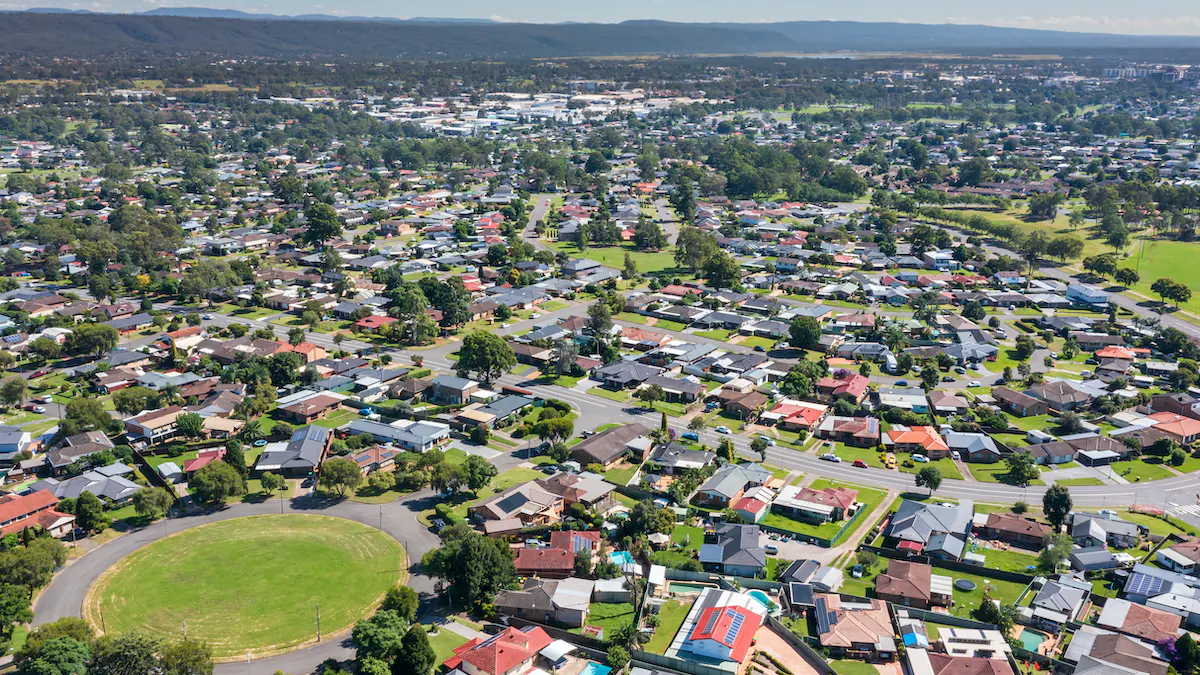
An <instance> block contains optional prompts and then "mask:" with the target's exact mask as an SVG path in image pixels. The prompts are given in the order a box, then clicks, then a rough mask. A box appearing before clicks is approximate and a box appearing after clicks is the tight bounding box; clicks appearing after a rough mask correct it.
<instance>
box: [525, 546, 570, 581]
mask: <svg viewBox="0 0 1200 675" xmlns="http://www.w3.org/2000/svg"><path fill="white" fill-rule="evenodd" d="M514 564H515V565H516V567H517V574H519V575H521V576H523V577H545V578H547V579H565V578H567V577H569V576H571V573H572V572H574V571H575V554H574V553H572V552H571V551H568V550H565V549H561V548H530V547H528V546H527V547H525V548H520V549H517V559H516V561H515V563H514Z"/></svg>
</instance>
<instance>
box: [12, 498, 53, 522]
mask: <svg viewBox="0 0 1200 675" xmlns="http://www.w3.org/2000/svg"><path fill="white" fill-rule="evenodd" d="M56 504H58V497H55V496H54V493H53V492H51V491H49V490H38V491H37V492H35V493H33V494H31V495H25V496H20V495H14V494H7V495H3V496H0V523H8V522H10V521H15V520H18V519H20V518H25V517H28V516H29V515H30V514H32V513H35V512H37V511H40V510H42V509H46V508H49V507H51V506H54V505H56Z"/></svg>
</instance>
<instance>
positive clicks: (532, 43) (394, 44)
mask: <svg viewBox="0 0 1200 675" xmlns="http://www.w3.org/2000/svg"><path fill="white" fill-rule="evenodd" d="M1198 48H1200V37H1191V36H1141V35H1113V34H1103V33H1073V32H1065V31H1047V30H1030V29H1023V28H1002V27H995V26H978V25H958V24H910V23H887V22H874V23H870V22H853V21H789V22H779V23H753V24H751V23H708V24H698V23H675V22H667V21H625V22H622V23H616V24H600V23H560V24H533V23H501V22H495V21H491V20H487V19H439V18H410V19H395V18H376V17H337V16H331V15H323V14H315V15H306V16H278V15H268V14H252V13H248V12H242V11H239V10H224V9H207V8H200V7H185V8H159V9H155V10H151V11H149V12H146V13H142V14H102V13H94V12H88V11H70V10H57V9H35V10H30V11H23V12H8V13H3V20H0V54H9V55H22V56H63V57H78V58H89V57H96V56H106V55H113V54H123V55H160V56H165V55H177V54H206V55H221V56H231V57H276V58H294V57H303V56H315V55H326V56H340V57H348V58H402V59H403V58H422V59H424V58H438V59H476V58H548V57H570V56H609V55H622V54H753V53H779V52H785V53H786V52H793V53H798V52H808V53H812V52H833V51H851V52H855V51H857V52H933V53H938V52H940V53H971V54H989V53H993V52H998V51H1006V50H1007V51H1018V52H1030V51H1035V52H1036V51H1040V52H1042V53H1062V50H1113V49H1118V50H1119V49H1158V50H1163V49H1168V50H1169V49H1198Z"/></svg>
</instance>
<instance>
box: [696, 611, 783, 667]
mask: <svg viewBox="0 0 1200 675" xmlns="http://www.w3.org/2000/svg"><path fill="white" fill-rule="evenodd" d="M762 621H763V617H762V616H761V615H759V614H757V613H756V612H752V611H750V609H749V608H746V607H708V608H706V609H705V610H704V611H703V612H702V613H701V614H700V616H699V618H698V619H697V620H696V623H695V624H694V626H695V627H694V628H693V629H692V632H691V633H689V634H688V636H687V637H686V638H685V639H684V642H683V645H682V646H681V647H680V648H679V651H680V652H688V653H691V654H695V655H697V656H702V657H705V658H710V659H717V660H719V661H731V662H733V663H738V664H740V663H741V662H742V661H745V660H746V655H747V652H749V650H750V645H751V643H752V642H753V641H754V634H755V632H757V631H758V628H759V626H761V625H762Z"/></svg>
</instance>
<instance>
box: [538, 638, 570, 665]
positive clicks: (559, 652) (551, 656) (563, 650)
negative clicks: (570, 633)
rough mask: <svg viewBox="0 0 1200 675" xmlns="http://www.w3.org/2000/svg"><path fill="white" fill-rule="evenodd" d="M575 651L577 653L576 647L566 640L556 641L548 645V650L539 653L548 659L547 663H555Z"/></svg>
mask: <svg viewBox="0 0 1200 675" xmlns="http://www.w3.org/2000/svg"><path fill="white" fill-rule="evenodd" d="M573 651H575V645H573V644H571V643H570V642H567V641H566V640H555V641H554V642H551V643H550V644H549V645H546V648H545V649H543V650H542V651H540V652H538V653H539V654H541V655H542V656H544V657H546V660H547V661H550V662H551V663H554V662H555V661H557V660H559V659H561V658H562V657H564V656H566V655H567V654H570V653H571V652H573Z"/></svg>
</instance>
